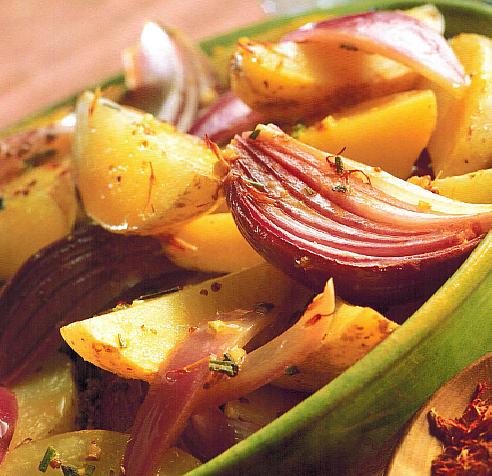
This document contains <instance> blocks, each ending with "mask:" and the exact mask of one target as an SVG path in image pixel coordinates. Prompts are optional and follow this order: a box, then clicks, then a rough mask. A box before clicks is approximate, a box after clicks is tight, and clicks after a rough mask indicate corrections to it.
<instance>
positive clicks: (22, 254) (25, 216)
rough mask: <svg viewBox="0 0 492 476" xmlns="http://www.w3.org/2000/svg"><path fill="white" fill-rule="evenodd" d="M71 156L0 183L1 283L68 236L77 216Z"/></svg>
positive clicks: (29, 169)
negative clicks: (49, 246)
mask: <svg viewBox="0 0 492 476" xmlns="http://www.w3.org/2000/svg"><path fill="white" fill-rule="evenodd" d="M77 208H78V205H77V198H76V195H75V188H74V186H73V183H72V176H71V159H70V157H59V158H54V159H53V160H50V161H47V162H43V163H41V164H40V165H38V166H32V167H28V168H26V169H25V171H24V172H23V173H22V174H20V175H17V176H16V177H14V178H11V179H10V180H8V181H5V182H3V183H1V184H0V281H1V280H4V279H7V278H9V277H10V276H12V275H13V274H14V273H15V271H17V269H18V268H19V267H20V266H21V264H22V263H24V261H26V259H27V258H29V256H31V255H32V254H34V253H35V252H36V251H38V250H39V249H41V248H43V247H44V246H46V245H48V244H50V243H52V242H54V241H56V240H59V239H60V238H63V237H64V236H66V235H67V234H69V233H70V231H71V230H72V227H73V225H74V223H75V219H76V216H77Z"/></svg>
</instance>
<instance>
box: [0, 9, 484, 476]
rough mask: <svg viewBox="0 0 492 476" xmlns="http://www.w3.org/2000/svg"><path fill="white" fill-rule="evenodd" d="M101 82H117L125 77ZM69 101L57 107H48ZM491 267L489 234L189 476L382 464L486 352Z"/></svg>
mask: <svg viewBox="0 0 492 476" xmlns="http://www.w3.org/2000/svg"><path fill="white" fill-rule="evenodd" d="M422 3H424V2H421V1H418V0H403V1H391V0H381V1H374V0H373V1H363V2H352V3H350V4H348V5H345V6H343V7H338V8H334V9H332V10H326V13H330V14H346V13H354V12H359V11H364V10H368V9H372V8H377V9H394V8H402V9H405V8H411V7H413V6H417V5H420V4H422ZM434 3H436V5H437V6H438V8H439V9H440V10H441V11H442V12H443V13H444V15H445V17H446V34H447V35H448V36H452V35H454V34H456V33H459V32H477V33H482V34H485V35H489V36H492V6H490V5H487V4H485V3H480V2H475V1H464V0H437V1H436V2H434ZM293 19H295V17H290V18H282V19H274V20H270V21H267V22H264V23H261V24H257V25H253V26H251V27H248V28H243V29H241V30H237V31H235V32H232V33H229V34H226V35H222V36H220V37H216V38H213V39H210V40H207V41H204V42H203V43H202V47H203V49H204V51H205V52H206V53H207V54H209V55H211V56H212V58H213V59H214V61H215V62H216V63H217V62H218V63H219V64H220V61H221V59H220V58H219V57H218V56H220V55H222V57H223V58H227V54H225V53H227V50H228V49H229V48H232V47H233V45H234V43H235V41H236V39H237V38H239V37H241V36H256V37H257V36H260V37H263V38H265V37H268V35H269V34H272V36H275V35H277V36H278V34H279V32H280V31H281V30H282V29H284V28H285V27H286V25H289V24H291V23H292V21H293ZM106 84H113V85H122V84H123V77H122V76H117V77H115V78H112V79H110V80H109V81H108V82H107V83H106ZM74 101H75V98H70V99H68V100H66V101H63V103H60V104H57V105H55V106H54V107H53V108H51V111H53V110H54V109H57V108H59V107H60V105H62V104H63V105H69V104H71V103H73V102H74ZM47 113H48V111H45V112H44V113H43V114H42V115H46V114H47ZM4 133H6V131H4ZM491 268H492V233H489V236H488V237H487V238H486V239H485V240H484V241H483V242H482V244H481V245H480V246H479V247H478V248H477V249H476V250H475V252H474V253H473V254H472V255H471V256H470V258H469V259H468V260H467V261H466V262H465V263H464V264H463V266H462V267H461V268H460V269H459V270H458V271H457V272H456V273H455V275H454V276H453V277H451V279H450V280H449V281H448V282H447V283H446V284H445V285H444V286H443V287H442V288H441V289H440V290H439V291H438V292H437V293H436V294H435V295H434V296H433V297H432V298H431V299H430V300H429V301H428V302H427V303H426V304H425V305H424V306H423V307H422V308H421V309H419V310H418V311H417V312H416V313H415V314H414V315H413V316H412V317H411V318H410V319H408V320H407V321H406V322H405V324H404V325H403V326H401V327H400V328H399V329H398V330H397V331H396V332H394V333H393V334H392V335H391V336H390V337H389V338H387V339H386V340H385V341H384V342H383V343H382V344H380V345H379V346H378V347H376V348H375V349H374V350H373V351H371V352H370V353H369V354H368V355H367V356H366V357H364V358H363V359H362V360H360V361H359V362H358V363H357V364H356V365H354V366H353V367H351V368H350V369H349V370H348V371H346V372H345V373H344V374H342V375H341V376H340V377H338V378H337V379H335V380H334V381H332V382H331V383H330V384H328V385H327V386H325V387H324V388H323V389H321V390H319V391H318V392H316V393H315V394H314V395H312V396H311V397H309V398H308V399H306V400H305V401H303V402H302V403H301V404H300V405H298V406H297V407H295V408H293V409H292V410H291V411H289V412H288V413H286V414H285V415H283V416H282V417H280V418H278V419H277V420H275V421H274V422H273V423H271V424H270V425H268V426H266V427H265V428H263V429H261V430H260V431H258V432H257V433H255V434H254V435H252V436H251V437H249V438H248V439H246V440H244V441H242V442H240V443H239V444H237V445H236V446H234V447H233V448H231V449H229V450H228V451H226V452H225V453H223V454H221V455H220V456H218V457H217V458H215V459H213V460H211V461H209V462H208V463H206V464H204V465H202V466H200V467H199V468H197V469H196V470H194V471H192V472H191V473H189V474H190V475H193V476H205V475H210V476H211V475H214V476H216V475H226V474H231V475H235V476H237V475H241V474H244V475H265V474H271V475H279V474H282V475H287V474H292V475H305V474H323V475H325V474H335V475H337V476H338V475H343V474H355V475H368V474H372V471H371V469H370V467H371V465H373V466H379V467H382V466H384V463H385V461H386V459H385V458H386V457H387V456H389V448H390V445H391V442H392V441H393V440H394V438H395V437H396V436H397V435H398V433H399V432H400V431H401V429H402V427H403V426H404V425H405V423H406V422H407V421H408V420H409V419H410V418H411V416H412V415H413V414H414V413H415V412H416V410H417V409H418V408H419V407H420V406H421V405H422V404H423V403H424V402H425V401H427V400H428V398H429V397H430V396H431V395H432V394H433V393H434V392H435V391H436V390H437V389H438V388H439V387H440V386H441V385H443V384H444V383H445V382H446V381H448V380H449V379H450V378H451V377H452V376H453V375H454V374H456V373H457V372H459V371H460V370H461V369H463V368H465V367H466V366H467V365H469V364H470V363H471V362H473V361H474V360H476V359H478V358H479V357H481V356H482V355H484V354H485V353H487V352H488V351H490V350H492V325H491V317H490V316H491V315H492V276H491V274H492V273H491ZM378 458H379V459H378ZM368 462H370V463H368Z"/></svg>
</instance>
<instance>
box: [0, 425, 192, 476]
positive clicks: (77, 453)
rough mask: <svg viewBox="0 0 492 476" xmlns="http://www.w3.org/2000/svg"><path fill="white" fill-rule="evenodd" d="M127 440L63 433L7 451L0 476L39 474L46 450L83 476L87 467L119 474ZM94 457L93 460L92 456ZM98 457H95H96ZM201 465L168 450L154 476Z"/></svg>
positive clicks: (116, 435)
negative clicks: (50, 448)
mask: <svg viewBox="0 0 492 476" xmlns="http://www.w3.org/2000/svg"><path fill="white" fill-rule="evenodd" d="M128 438H129V436H128V435H125V434H123V433H117V432H114V431H106V430H85V431H75V432H72V433H64V434H61V435H56V436H52V437H49V438H45V439H43V440H38V441H33V442H31V443H26V444H24V445H22V446H19V447H18V448H16V449H14V450H12V451H9V452H8V453H7V455H6V457H5V459H4V461H3V462H2V464H1V465H0V476H14V475H15V476H33V475H36V474H42V473H41V472H40V471H39V470H38V465H39V463H40V461H41V460H42V458H43V456H44V454H45V452H46V449H47V448H48V447H50V446H51V447H52V448H54V449H55V450H56V452H57V455H58V459H59V461H60V462H61V464H63V465H64V466H72V467H73V468H76V469H77V470H78V473H79V474H81V475H82V474H85V471H84V470H87V469H88V467H89V466H93V467H94V468H95V470H94V475H95V476H96V475H109V474H114V475H117V474H120V464H121V459H122V457H123V454H124V452H125V448H126V444H127V441H128ZM91 454H92V455H95V456H91ZM97 455H98V456H97ZM199 465H200V461H198V460H197V459H196V458H194V457H193V456H191V455H190V454H188V453H186V452H185V451H183V450H181V449H179V448H170V449H169V450H167V451H166V453H165V454H164V455H162V458H161V463H160V465H159V470H158V471H157V472H156V473H155V476H157V475H160V476H178V475H181V474H184V473H187V472H188V471H191V470H192V469H194V468H196V467H197V466H199ZM46 474H62V471H61V469H56V470H54V469H51V468H49V469H48V471H47V472H46Z"/></svg>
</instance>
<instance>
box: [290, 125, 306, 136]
mask: <svg viewBox="0 0 492 476" xmlns="http://www.w3.org/2000/svg"><path fill="white" fill-rule="evenodd" d="M305 130H306V126H305V125H304V124H302V123H299V124H295V125H294V126H293V127H292V132H291V134H290V135H291V136H292V137H293V138H294V139H298V138H299V136H300V135H301V134H302V133H303V132H304V131H305Z"/></svg>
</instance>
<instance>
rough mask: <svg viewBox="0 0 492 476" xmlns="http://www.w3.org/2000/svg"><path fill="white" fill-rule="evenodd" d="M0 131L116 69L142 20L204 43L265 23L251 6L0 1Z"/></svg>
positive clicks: (154, 0)
mask: <svg viewBox="0 0 492 476" xmlns="http://www.w3.org/2000/svg"><path fill="white" fill-rule="evenodd" d="M0 11H1V12H2V14H1V15H0V64H1V65H2V67H1V70H0V128H2V127H5V126H7V125H9V124H12V123H14V122H15V121H17V120H19V119H21V118H23V117H25V116H27V115H29V114H31V113H33V112H36V111H38V110H40V109H42V108H43V107H46V106H48V105H50V104H52V103H53V102H55V101H57V100H59V99H63V98H65V97H67V96H69V95H71V94H73V93H75V92H77V91H79V90H81V89H83V88H84V86H86V85H88V84H93V83H94V82H96V81H99V80H103V79H105V78H108V77H110V76H111V75H112V74H114V73H116V72H118V71H119V70H121V51H122V49H123V48H125V47H126V46H129V45H132V44H133V43H135V41H136V40H137V38H138V35H139V32H140V30H141V28H142V25H143V23H144V22H145V21H146V20H157V21H159V22H161V23H162V24H165V25H170V26H173V27H176V28H179V29H181V30H183V31H184V32H185V33H187V34H188V35H190V36H191V38H193V39H200V38H206V37H209V36H213V35H216V34H218V33H222V32H226V31H228V30H231V29H234V28H236V27H239V26H243V25H246V24H248V23H252V22H255V21H259V20H261V19H263V18H264V17H265V13H264V12H263V10H262V9H261V7H260V2H259V1H258V0H140V1H139V0H69V1H66V0H0Z"/></svg>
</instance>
